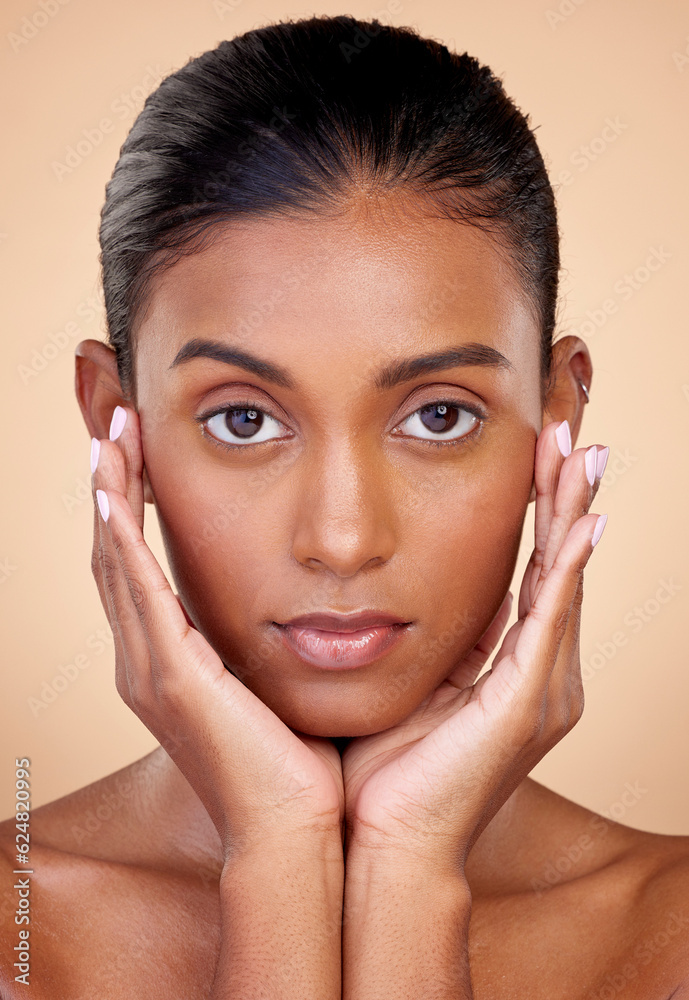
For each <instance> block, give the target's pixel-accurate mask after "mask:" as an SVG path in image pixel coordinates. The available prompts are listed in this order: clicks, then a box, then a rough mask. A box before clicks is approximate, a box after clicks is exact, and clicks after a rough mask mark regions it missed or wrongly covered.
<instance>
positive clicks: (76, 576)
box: [0, 0, 689, 834]
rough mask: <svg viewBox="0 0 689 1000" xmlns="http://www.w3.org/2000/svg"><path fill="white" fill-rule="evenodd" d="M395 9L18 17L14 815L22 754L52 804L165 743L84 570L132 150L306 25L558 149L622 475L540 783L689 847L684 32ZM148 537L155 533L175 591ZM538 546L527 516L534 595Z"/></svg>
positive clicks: (432, 4)
mask: <svg viewBox="0 0 689 1000" xmlns="http://www.w3.org/2000/svg"><path fill="white" fill-rule="evenodd" d="M380 3H381V5H380V7H376V8H374V7H372V6H369V4H368V3H364V2H361V0H351V2H348V4H347V6H346V7H342V6H341V5H340V3H337V2H329V0H324V2H321V3H320V4H319V6H318V7H316V8H309V9H305V10H295V9H294V8H289V7H287V6H285V4H284V3H281V2H277V0H263V2H260V3H257V2H254V0H216V2H213V0H137V2H136V3H135V2H132V0H118V2H117V3H113V2H112V0H10V2H8V0H5V3H4V4H3V15H2V17H3V27H2V34H1V38H0V42H1V44H2V46H3V52H2V58H1V61H2V75H3V79H2V93H3V95H4V97H5V99H6V100H7V99H8V95H10V94H11V97H10V98H9V107H8V109H7V115H8V118H7V121H6V123H5V125H4V128H3V135H4V136H5V140H6V142H5V150H4V156H3V160H2V165H3V169H4V185H3V193H4V197H3V206H2V214H1V215H0V256H1V267H2V272H3V274H4V275H5V276H6V277H7V279H8V280H7V286H6V291H5V294H4V295H3V297H2V308H3V311H4V317H3V320H2V326H1V327H0V330H1V332H0V336H1V337H2V351H3V357H4V359H5V360H4V363H3V365H2V375H1V377H2V382H3V391H2V404H3V407H4V413H3V428H4V432H3V434H2V441H3V444H4V453H3V459H2V468H3V473H4V476H3V482H4V488H3V490H2V493H1V495H0V503H1V505H2V538H1V542H0V607H1V609H2V616H3V634H2V654H3V669H2V674H1V683H2V702H1V704H2V706H3V707H2V709H1V719H2V726H1V732H0V744H1V751H2V753H1V754H0V776H1V780H0V793H1V797H0V815H1V816H2V817H4V816H7V815H9V814H10V813H11V812H12V811H13V798H12V791H13V772H14V758H15V757H16V756H28V757H30V758H31V760H32V771H33V785H34V804H35V805H36V806H38V805H41V804H42V803H44V802H47V801H49V800H51V799H54V798H57V797H59V796H62V795H65V794H66V793H68V792H70V791H72V790H73V789H75V788H78V787H80V786H82V785H85V784H87V783H89V782H91V781H94V780H95V779H97V778H99V777H101V776H102V775H105V774H107V773H109V772H112V771H114V770H116V769H118V768H120V767H122V766H124V765H125V764H127V763H129V762H131V761H133V760H135V759H136V758H138V757H140V756H142V755H144V754H145V753H147V752H148V751H150V750H151V749H152V748H153V747H154V746H155V745H156V743H155V740H154V739H153V737H152V736H151V734H150V733H149V732H148V730H146V729H145V727H144V726H143V724H142V723H141V722H139V720H138V719H137V718H136V717H135V715H134V714H133V713H132V712H131V711H130V710H129V709H128V708H127V707H126V706H125V704H124V703H123V702H122V701H121V700H120V698H119V696H118V694H117V692H116V690H115V685H114V669H113V665H114V660H113V648H112V641H111V638H110V632H109V628H108V624H107V619H106V617H105V615H104V612H103V610H102V608H101V604H100V600H99V597H98V592H97V589H96V586H95V583H94V581H93V578H92V576H91V570H90V553H91V533H92V504H91V493H90V470H89V447H90V441H89V435H88V433H87V431H86V428H85V426H84V424H83V421H82V418H81V414H80V412H79V409H78V405H77V402H76V399H75V396H74V389H73V378H74V345H75V344H76V343H77V341H78V340H80V339H83V338H85V337H102V336H103V331H104V326H103V313H102V308H101V302H100V293H99V290H98V268H97V254H98V246H97V227H98V219H99V212H100V208H101V204H102V201H103V196H104V185H105V183H106V181H107V180H108V178H109V176H110V174H111V172H112V169H113V167H114V164H115V161H116V159H117V155H118V150H119V148H120V145H121V143H122V142H123V141H124V138H125V136H126V134H127V132H128V130H129V128H130V126H131V124H132V122H133V120H134V117H135V115H136V114H137V113H138V111H139V109H140V108H141V106H142V104H143V100H144V97H145V96H146V94H147V93H148V92H149V91H150V90H152V89H153V88H154V87H155V86H157V84H158V82H159V80H160V79H161V78H162V77H163V76H164V75H166V74H167V73H169V72H171V71H173V70H174V69H177V68H178V67H180V66H181V65H183V64H184V63H185V62H186V61H187V60H188V59H189V58H190V57H191V56H194V55H197V54H199V53H201V52H203V51H204V50H206V49H209V48H212V47H214V46H215V45H216V44H217V43H218V42H219V41H220V40H221V39H223V38H229V37H232V36H233V35H235V34H237V33H239V32H241V31H245V30H247V29H249V28H252V27H256V26H259V25H262V24H265V23H268V22H270V21H274V20H280V19H281V18H284V17H287V16H292V17H301V16H307V15H311V14H314V13H326V14H337V13H350V14H354V15H356V16H360V17H367V18H368V17H371V16H377V17H378V18H379V19H380V20H381V21H387V22H393V23H396V24H409V25H413V26H415V27H418V29H419V30H420V31H421V32H422V33H423V34H427V35H431V36H433V37H435V38H437V39H439V40H441V41H444V42H445V43H447V44H448V45H450V46H451V47H453V48H456V49H457V50H458V51H464V50H465V49H466V50H468V51H469V53H470V54H472V55H475V56H476V57H477V58H479V59H480V60H481V61H482V62H486V63H488V64H489V65H490V66H491V67H492V68H493V69H494V70H495V71H496V72H497V73H498V74H499V75H500V76H502V77H503V79H504V82H505V86H506V88H507V91H508V93H509V94H510V95H511V96H512V97H513V98H514V99H515V100H516V102H517V104H518V105H519V106H520V107H521V108H522V109H523V110H524V111H525V112H528V113H529V114H530V116H531V122H532V125H538V131H537V136H538V139H539V143H540V145H541V148H542V150H543V154H544V156H545V158H546V162H547V164H548V167H549V170H550V173H551V177H552V179H553V181H554V182H556V183H558V184H559V185H560V187H559V189H558V199H559V205H560V219H561V228H562V233H563V246H562V250H563V264H564V266H565V268H566V273H565V274H564V277H563V285H562V305H561V319H560V326H559V331H558V332H559V333H563V332H565V331H570V332H573V333H577V334H579V335H580V336H582V337H584V338H585V339H586V340H587V343H588V344H589V346H590V350H591V353H592V356H593V361H594V366H595V375H594V379H593V386H592V392H591V404H590V406H589V407H588V409H587V411H586V418H585V421H584V427H583V437H582V438H581V439H580V440H579V442H578V446H581V445H584V444H591V443H594V442H595V443H599V444H601V445H604V444H609V445H610V449H611V451H610V459H609V462H608V469H607V471H606V474H605V476H604V479H603V482H602V485H601V488H600V491H599V493H598V496H597V497H596V500H595V501H594V504H593V508H592V509H593V510H594V511H596V512H597V513H608V514H609V520H608V524H607V527H606V530H605V534H604V536H603V539H602V541H601V543H600V546H599V547H598V548H597V550H596V553H595V555H594V557H593V558H592V559H591V561H590V563H589V565H588V568H587V570H586V596H585V601H584V610H583V622H582V642H581V649H582V662H583V670H584V677H585V679H586V710H585V713H584V716H583V718H582V719H581V721H580V722H579V723H578V725H577V726H576V727H575V728H574V729H573V730H572V732H571V733H570V734H569V735H568V736H567V737H566V738H565V739H564V741H563V742H562V743H560V744H559V745H558V746H557V747H556V748H555V749H554V750H553V751H552V752H551V753H550V754H549V755H548V757H547V758H546V760H545V761H543V762H541V763H540V764H539V765H538V767H537V768H536V769H535V770H534V772H533V776H534V777H535V778H536V779H537V780H539V781H542V782H543V783H545V784H546V785H548V786H549V787H551V788H553V789H555V790H556V791H558V792H560V793H561V794H563V795H566V796H568V797H570V798H572V799H574V800H575V801H577V802H580V803H582V804H584V805H586V806H588V807H590V808H592V809H595V810H597V811H599V812H602V813H604V814H607V815H609V816H611V817H612V818H614V819H621V820H622V822H624V823H628V824H630V825H632V826H635V827H639V828H641V829H647V830H655V831H658V832H664V833H685V834H687V833H689V779H688V777H687V768H686V762H687V760H688V759H689V726H687V719H688V718H689V674H688V672H687V666H688V663H687V654H686V651H685V638H684V635H683V630H684V629H685V628H686V625H687V620H688V619H689V573H688V572H687V563H686V560H687V551H688V547H687V530H686V522H687V480H688V477H689V471H688V469H687V449H686V439H687V431H688V430H689V347H688V346H687V320H686V316H687V308H686V301H687V298H686V290H687V244H688V238H687V234H688V232H689V211H688V199H687V194H686V185H687V177H689V140H688V138H687V111H688V110H689V9H688V8H687V5H686V3H685V2H679V0H643V2H642V0H605V2H601V0H516V2H515V0H483V2H480V3H479V2H477V0H473V2H468V0H447V2H443V0H388V2H387V6H383V4H382V0H380ZM150 515H151V508H150V507H147V516H148V517H149V522H148V524H147V526H146V535H147V538H148V539H149V541H150V543H151V545H152V547H153V549H154V551H155V553H156V555H157V556H158V558H159V559H160V561H161V563H162V565H163V566H164V567H165V569H166V571H167V563H166V562H165V559H164V555H163V548H162V544H161V541H160V536H159V533H158V528H157V524H154V523H153V520H152V519H151V516H150ZM532 543H533V505H531V507H530V514H529V517H528V518H527V524H526V529H525V536H524V544H523V547H522V554H521V556H520V562H519V565H518V568H517V573H516V575H515V582H514V584H513V590H514V588H515V587H516V588H517V589H516V591H515V593H518V587H519V583H520V581H521V576H522V573H523V569H524V566H525V563H526V560H527V558H528V556H529V553H530V551H531V548H532ZM512 620H514V613H513V619H512ZM510 624H511V622H510Z"/></svg>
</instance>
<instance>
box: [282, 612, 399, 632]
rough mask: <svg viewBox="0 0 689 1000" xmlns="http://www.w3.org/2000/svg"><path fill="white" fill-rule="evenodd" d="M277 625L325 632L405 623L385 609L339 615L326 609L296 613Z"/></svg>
mask: <svg viewBox="0 0 689 1000" xmlns="http://www.w3.org/2000/svg"><path fill="white" fill-rule="evenodd" d="M276 624H277V625H294V626H297V627H300V628H317V629H322V630H323V631H326V632H356V631H357V630H358V629H362V628H373V627H374V626H375V625H407V624H409V623H408V622H407V621H405V619H404V618H400V617H399V616H398V615H391V614H389V613H388V612H387V611H358V612H355V613H353V614H347V615H341V614H335V613H332V612H326V611H314V612H311V613H310V614H307V615H297V617H296V618H290V619H289V620H288V621H286V622H276Z"/></svg>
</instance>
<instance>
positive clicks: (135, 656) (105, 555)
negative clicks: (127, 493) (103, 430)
mask: <svg viewBox="0 0 689 1000" xmlns="http://www.w3.org/2000/svg"><path fill="white" fill-rule="evenodd" d="M98 445H99V447H97V448H95V449H94V451H95V452H97V458H98V461H97V465H96V468H95V470H94V472H93V474H92V483H91V485H92V490H93V498H94V516H95V518H96V525H95V526H94V536H95V534H96V532H97V533H98V542H97V546H98V547H97V550H96V548H95V545H96V543H95V541H94V558H95V561H96V562H95V568H94V575H95V576H96V578H97V583H98V589H99V591H100V593H101V600H102V601H103V602H104V607H106V608H107V614H108V620H109V622H110V627H111V629H112V633H113V639H114V640H115V685H116V687H117V690H118V692H119V694H120V695H121V696H122V698H123V699H124V700H125V702H126V703H127V704H128V705H130V706H133V700H134V698H135V697H136V696H137V695H138V692H139V689H140V679H139V676H138V675H141V674H143V675H144V676H145V674H146V672H147V669H146V668H147V663H148V660H149V650H148V643H147V641H146V635H145V633H144V630H143V628H142V626H141V622H140V620H139V617H138V615H137V614H136V609H135V608H134V606H133V604H132V600H131V596H130V593H129V588H128V585H127V580H126V578H125V575H124V571H123V569H122V564H121V561H120V558H119V555H118V553H117V549H116V548H115V545H114V544H113V540H112V537H111V533H110V532H109V530H108V527H107V524H106V522H105V521H104V519H103V515H102V512H101V509H100V505H99V503H98V491H104V490H107V489H108V488H112V486H113V485H114V484H119V485H120V487H121V488H122V489H124V488H125V470H124V456H123V454H122V452H121V450H120V449H119V448H118V446H117V445H116V444H115V443H114V442H110V441H109V440H108V441H106V440H101V441H99V442H98ZM101 499H102V496H101ZM137 671H138V675H137Z"/></svg>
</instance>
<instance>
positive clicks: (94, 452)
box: [91, 438, 100, 475]
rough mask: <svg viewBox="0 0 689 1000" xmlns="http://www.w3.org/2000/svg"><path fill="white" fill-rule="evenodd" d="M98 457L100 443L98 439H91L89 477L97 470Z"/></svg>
mask: <svg viewBox="0 0 689 1000" xmlns="http://www.w3.org/2000/svg"><path fill="white" fill-rule="evenodd" d="M99 455H100V441H99V440H98V438H91V475H93V473H94V472H95V471H96V469H97V468H98V456H99Z"/></svg>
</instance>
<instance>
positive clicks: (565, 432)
mask: <svg viewBox="0 0 689 1000" xmlns="http://www.w3.org/2000/svg"><path fill="white" fill-rule="evenodd" d="M555 437H556V438H557V446H558V448H559V449H560V451H561V452H562V454H563V455H564V456H565V458H567V456H568V455H570V454H571V452H572V435H571V433H570V430H569V422H568V421H567V420H563V421H562V423H561V424H560V426H559V427H558V428H557V430H556V431H555Z"/></svg>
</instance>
